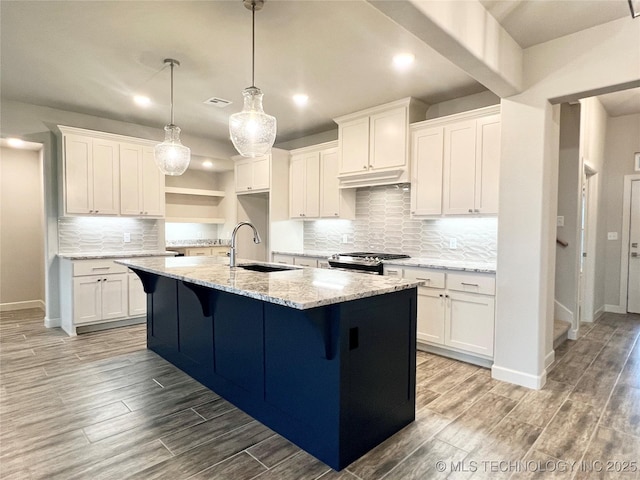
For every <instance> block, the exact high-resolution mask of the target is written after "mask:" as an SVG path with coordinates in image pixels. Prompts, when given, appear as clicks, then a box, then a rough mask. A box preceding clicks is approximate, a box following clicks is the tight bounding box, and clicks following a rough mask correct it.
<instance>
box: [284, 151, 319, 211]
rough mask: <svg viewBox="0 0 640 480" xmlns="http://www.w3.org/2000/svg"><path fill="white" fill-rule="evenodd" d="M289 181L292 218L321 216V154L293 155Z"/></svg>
mask: <svg viewBox="0 0 640 480" xmlns="http://www.w3.org/2000/svg"><path fill="white" fill-rule="evenodd" d="M289 181H290V189H289V192H290V194H289V202H290V205H289V211H290V214H291V218H303V217H318V216H320V152H309V153H306V154H300V155H293V156H292V157H291V164H290V173H289Z"/></svg>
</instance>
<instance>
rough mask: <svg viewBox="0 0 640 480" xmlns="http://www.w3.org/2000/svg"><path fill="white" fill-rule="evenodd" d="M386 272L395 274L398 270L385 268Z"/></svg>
mask: <svg viewBox="0 0 640 480" xmlns="http://www.w3.org/2000/svg"><path fill="white" fill-rule="evenodd" d="M387 273H391V274H392V275H397V274H398V270H387Z"/></svg>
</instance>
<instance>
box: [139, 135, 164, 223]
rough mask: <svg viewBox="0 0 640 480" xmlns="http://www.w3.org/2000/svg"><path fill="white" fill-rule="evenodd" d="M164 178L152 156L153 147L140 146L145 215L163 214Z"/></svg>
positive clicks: (157, 215) (160, 215)
mask: <svg viewBox="0 0 640 480" xmlns="http://www.w3.org/2000/svg"><path fill="white" fill-rule="evenodd" d="M164 183H165V178H164V175H163V174H162V172H161V171H160V169H159V168H158V166H157V165H156V162H155V160H154V158H153V148H151V147H143V148H142V206H143V208H144V214H145V215H152V216H155V217H162V216H164V205H165V199H164Z"/></svg>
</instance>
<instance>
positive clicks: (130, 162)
mask: <svg viewBox="0 0 640 480" xmlns="http://www.w3.org/2000/svg"><path fill="white" fill-rule="evenodd" d="M142 175H143V171H142V147H141V146H140V145H133V144H128V143H121V144H120V213H121V214H122V215H143V213H144V210H143V206H142V192H141V191H140V185H141V184H142Z"/></svg>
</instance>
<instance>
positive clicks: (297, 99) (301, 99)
mask: <svg viewBox="0 0 640 480" xmlns="http://www.w3.org/2000/svg"><path fill="white" fill-rule="evenodd" d="M293 101H294V103H295V104H296V105H298V106H299V107H304V106H305V105H306V104H307V102H309V95H306V94H304V93H296V94H295V95H294V96H293Z"/></svg>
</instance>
